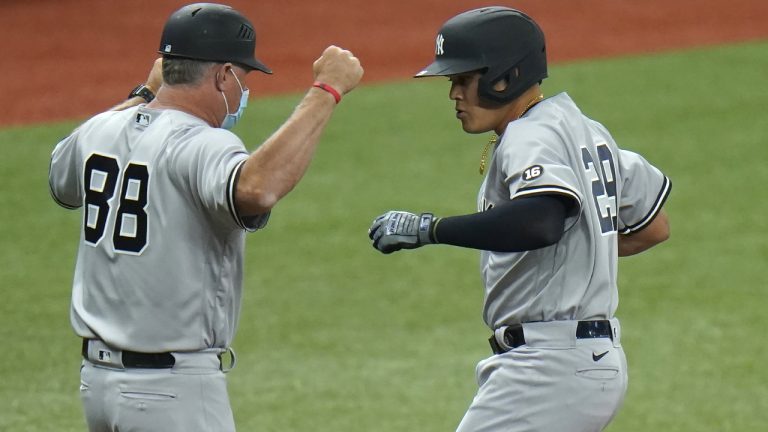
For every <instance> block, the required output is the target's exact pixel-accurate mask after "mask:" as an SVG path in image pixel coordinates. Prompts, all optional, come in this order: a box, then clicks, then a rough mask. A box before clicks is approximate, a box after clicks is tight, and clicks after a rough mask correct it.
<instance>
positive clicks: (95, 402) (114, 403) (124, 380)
mask: <svg viewBox="0 0 768 432" xmlns="http://www.w3.org/2000/svg"><path fill="white" fill-rule="evenodd" d="M185 356H187V357H185ZM174 357H176V364H175V365H174V367H173V368H172V369H118V368H110V367H105V366H101V365H95V364H93V363H91V362H89V361H87V360H86V361H83V365H82V368H81V370H80V397H81V400H82V402H83V408H84V411H85V418H86V421H87V423H88V429H89V431H90V432H114V431H120V432H133V431H136V432H138V431H142V432H152V431H158V432H160V431H163V432H175V431H178V432H181V431H184V432H210V431H222V432H234V431H235V422H234V417H233V415H232V408H231V406H230V402H229V396H228V394H227V383H226V379H225V375H224V373H223V372H221V370H220V369H219V362H218V359H217V358H216V356H215V354H213V355H210V354H206V355H205V356H204V357H201V356H200V355H197V354H181V355H177V354H174Z"/></svg>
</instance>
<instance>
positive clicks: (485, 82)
mask: <svg viewBox="0 0 768 432" xmlns="http://www.w3.org/2000/svg"><path fill="white" fill-rule="evenodd" d="M542 52H544V51H543V50H542ZM546 77H547V60H546V57H545V56H544V55H535V54H534V55H531V53H528V54H526V56H525V57H523V58H522V59H520V61H518V62H517V63H516V64H514V65H512V66H507V65H504V66H501V67H497V68H493V67H491V68H488V71H487V72H486V73H484V74H483V75H482V76H481V77H480V80H479V82H478V85H477V94H478V95H479V96H480V98H481V99H484V100H486V101H489V102H494V103H498V104H506V103H509V102H512V101H513V100H515V99H516V98H517V97H519V96H520V95H521V94H523V93H524V92H525V91H526V90H528V89H529V88H530V87H531V86H532V85H534V84H536V83H540V82H541V81H542V80H543V79H544V78H546ZM502 80H506V82H507V87H506V88H504V89H503V90H496V89H494V86H495V85H496V84H497V83H498V82H500V81H502Z"/></svg>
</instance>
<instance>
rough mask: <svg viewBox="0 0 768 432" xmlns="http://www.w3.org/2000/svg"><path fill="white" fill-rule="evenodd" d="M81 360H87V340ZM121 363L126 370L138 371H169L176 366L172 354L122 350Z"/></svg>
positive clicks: (86, 340)
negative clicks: (137, 369) (133, 369)
mask: <svg viewBox="0 0 768 432" xmlns="http://www.w3.org/2000/svg"><path fill="white" fill-rule="evenodd" d="M82 354H83V358H85V359H86V360H88V339H83V350H82ZM122 363H123V366H125V367H127V368H140V369H169V368H172V367H173V365H174V364H176V359H175V358H174V357H173V354H171V353H168V352H165V353H140V352H135V351H126V350H122Z"/></svg>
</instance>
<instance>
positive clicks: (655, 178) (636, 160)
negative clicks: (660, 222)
mask: <svg viewBox="0 0 768 432" xmlns="http://www.w3.org/2000/svg"><path fill="white" fill-rule="evenodd" d="M619 155H620V158H619V164H620V172H621V177H622V180H623V181H622V189H621V196H620V198H619V199H620V201H619V215H618V223H619V226H618V229H619V233H621V234H630V233H632V232H635V231H639V230H641V229H643V228H644V227H645V226H646V225H648V224H649V223H650V222H651V221H652V220H653V218H654V217H656V215H657V214H658V213H659V211H661V208H662V206H663V205H664V202H665V201H666V199H667V197H668V196H669V193H670V191H671V190H672V182H670V180H669V178H667V176H665V175H664V174H663V173H662V172H661V171H660V170H659V169H658V168H656V167H654V166H653V165H651V164H650V163H649V162H648V161H647V160H645V159H644V158H643V157H642V156H640V155H639V154H637V153H633V152H631V151H627V150H620V152H619Z"/></svg>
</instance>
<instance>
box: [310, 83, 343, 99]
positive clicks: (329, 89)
mask: <svg viewBox="0 0 768 432" xmlns="http://www.w3.org/2000/svg"><path fill="white" fill-rule="evenodd" d="M312 87H317V88H319V89H323V90H325V91H327V92H328V93H330V94H331V95H333V98H334V99H336V103H339V102H341V93H339V92H338V91H337V90H336V89H335V88H333V87H331V86H329V85H328V84H326V83H323V82H320V81H315V82H314V83H312Z"/></svg>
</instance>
